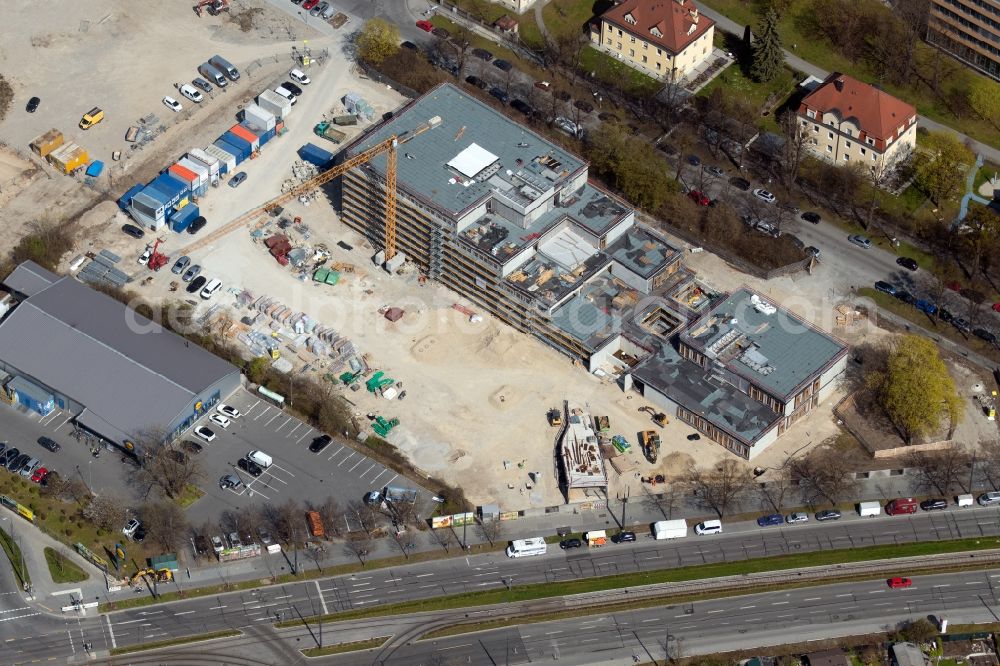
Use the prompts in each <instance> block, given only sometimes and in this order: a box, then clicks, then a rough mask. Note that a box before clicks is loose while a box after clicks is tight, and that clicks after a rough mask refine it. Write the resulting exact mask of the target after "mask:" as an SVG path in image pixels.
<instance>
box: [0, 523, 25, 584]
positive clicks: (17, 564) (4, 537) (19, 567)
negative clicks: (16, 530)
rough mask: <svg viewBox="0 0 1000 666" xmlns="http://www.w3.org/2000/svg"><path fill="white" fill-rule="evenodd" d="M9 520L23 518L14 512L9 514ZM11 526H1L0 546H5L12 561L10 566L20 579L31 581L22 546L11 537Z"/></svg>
mask: <svg viewBox="0 0 1000 666" xmlns="http://www.w3.org/2000/svg"><path fill="white" fill-rule="evenodd" d="M8 519H9V520H21V519H20V518H19V517H18V516H16V515H14V514H9V515H8ZM9 529H10V527H9V526H7V525H3V526H0V547H3V550H4V552H5V553H7V559H8V561H10V566H11V567H12V568H13V569H14V573H15V575H16V576H17V578H18V580H20V581H21V582H22V583H29V584H30V583H31V574H30V573H29V572H28V567H26V566H24V558H23V557H22V556H21V548H20V547H19V546H18V545H17V543H16V542H15V541H14V539H13V538H12V537H11V535H10V532H8V531H7V530H9Z"/></svg>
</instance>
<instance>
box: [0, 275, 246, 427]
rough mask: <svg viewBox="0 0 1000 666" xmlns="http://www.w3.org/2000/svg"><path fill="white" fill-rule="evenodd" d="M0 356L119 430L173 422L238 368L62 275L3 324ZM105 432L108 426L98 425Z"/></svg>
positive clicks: (90, 416)
mask: <svg viewBox="0 0 1000 666" xmlns="http://www.w3.org/2000/svg"><path fill="white" fill-rule="evenodd" d="M0 358H2V359H3V360H4V361H5V362H6V363H7V364H8V365H9V366H11V367H12V368H15V369H16V370H17V371H18V372H20V373H22V374H24V375H27V376H28V377H30V378H33V379H35V380H37V381H38V382H40V383H42V384H44V385H45V386H48V387H51V388H52V389H54V390H56V391H58V392H60V393H62V394H64V395H66V396H68V397H70V398H72V399H73V400H75V401H76V402H79V403H80V404H82V405H84V406H85V407H86V411H85V413H84V415H83V416H82V417H81V422H82V423H86V422H87V421H88V420H89V421H91V422H95V423H98V422H99V423H106V424H108V425H109V426H110V427H111V428H113V429H114V430H116V431H118V433H121V435H123V436H126V437H127V436H132V435H134V434H135V433H136V432H138V431H142V430H146V429H149V428H153V427H167V426H170V425H173V423H174V421H175V420H176V419H177V417H178V416H180V415H181V413H182V412H183V411H184V410H185V409H186V408H187V407H188V404H189V403H190V402H191V400H192V399H193V398H194V397H195V396H197V395H199V394H200V393H202V392H203V391H205V390H206V389H208V388H209V387H211V386H212V385H213V384H215V383H217V382H218V381H220V380H221V379H223V378H225V377H227V376H229V375H232V374H235V373H239V370H238V369H237V368H236V367H235V366H233V365H231V364H229V363H227V362H226V361H224V360H222V359H221V358H219V357H218V356H215V355H214V354H211V353H209V352H207V351H205V350H204V349H202V348H201V347H199V346H198V345H195V344H191V343H190V342H188V341H187V340H185V339H184V338H182V337H180V336H178V335H176V334H174V333H171V332H169V331H167V330H165V329H163V328H162V327H161V326H160V325H158V324H155V323H153V322H151V321H150V320H148V319H146V318H145V317H142V316H140V315H139V314H137V313H136V312H135V311H134V310H131V309H129V308H127V307H125V306H124V305H123V304H121V303H119V302H118V301H116V300H114V299H112V298H111V297H109V296H105V295H104V294H102V293H100V292H96V291H94V290H92V289H90V288H88V287H86V286H85V285H83V284H81V283H79V282H77V281H76V280H74V279H72V278H68V277H64V278H60V279H58V280H57V281H56V282H54V283H53V284H52V285H50V286H49V287H48V288H46V289H44V290H42V291H40V292H38V293H37V294H35V295H34V296H31V297H29V298H28V299H27V300H25V301H24V302H23V303H21V304H20V305H18V306H17V307H15V308H14V309H13V311H12V312H10V313H9V314H8V315H7V316H6V317H5V318H4V320H3V321H2V322H0ZM99 432H101V433H102V434H106V433H107V432H108V430H107V429H105V430H100V431H99Z"/></svg>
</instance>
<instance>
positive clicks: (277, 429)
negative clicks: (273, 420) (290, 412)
mask: <svg viewBox="0 0 1000 666" xmlns="http://www.w3.org/2000/svg"><path fill="white" fill-rule="evenodd" d="M291 422H292V417H291V416H289V417H288V420H287V421H285V422H284V423H282V424H281V425H280V426H278V427H277V428H275V430H274V432H275V433H278V432H281V429H282V428H284V427H285V426H286V425H288V424H289V423H291ZM268 423H270V421H268Z"/></svg>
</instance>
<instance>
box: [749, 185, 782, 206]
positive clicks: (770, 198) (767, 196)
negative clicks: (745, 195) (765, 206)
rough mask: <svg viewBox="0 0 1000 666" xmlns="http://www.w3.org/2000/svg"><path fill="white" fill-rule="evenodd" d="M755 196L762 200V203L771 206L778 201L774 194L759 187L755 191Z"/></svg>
mask: <svg viewBox="0 0 1000 666" xmlns="http://www.w3.org/2000/svg"><path fill="white" fill-rule="evenodd" d="M753 195H754V196H755V197H757V198H758V199H760V200H761V201H766V202H767V203H771V204H773V203H774V202H775V201H777V200H778V199H777V198H776V197H775V196H774V195H773V194H771V193H770V192H768V191H767V190H765V189H762V188H759V187H758V188H757V189H756V190H754V191H753Z"/></svg>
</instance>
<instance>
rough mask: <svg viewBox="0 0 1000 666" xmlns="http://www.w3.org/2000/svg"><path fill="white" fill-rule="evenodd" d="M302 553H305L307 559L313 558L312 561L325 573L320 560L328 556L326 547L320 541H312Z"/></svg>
mask: <svg viewBox="0 0 1000 666" xmlns="http://www.w3.org/2000/svg"><path fill="white" fill-rule="evenodd" d="M302 554H303V555H305V557H306V559H309V560H312V563H313V564H315V565H316V569H318V570H319V572H320V573H323V567H322V566H320V562H321V561H322V560H323V558H324V557H326V548H324V547H323V545H322V544H319V543H310V544H309V546H308V547H306V548H305V549H303V551H302Z"/></svg>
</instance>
